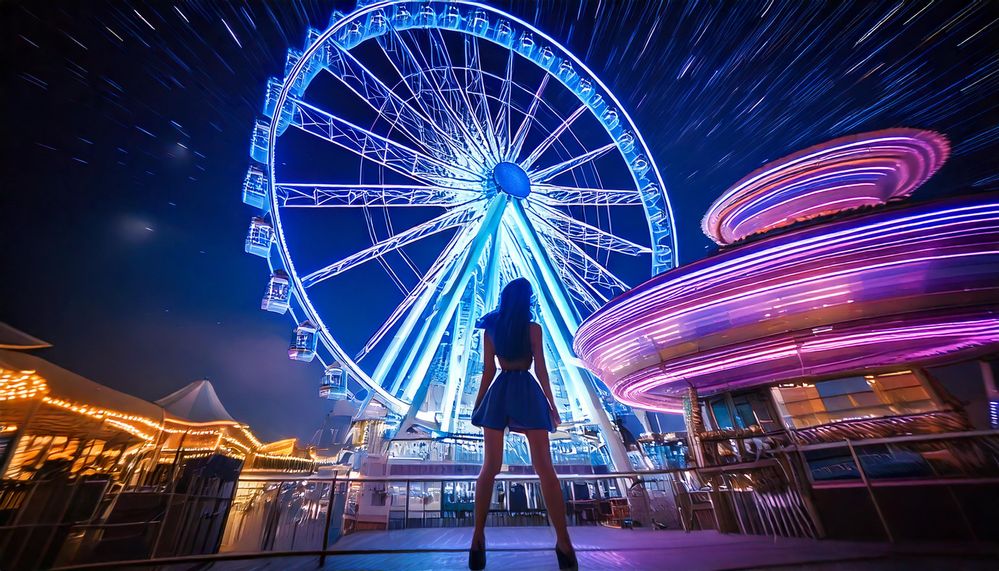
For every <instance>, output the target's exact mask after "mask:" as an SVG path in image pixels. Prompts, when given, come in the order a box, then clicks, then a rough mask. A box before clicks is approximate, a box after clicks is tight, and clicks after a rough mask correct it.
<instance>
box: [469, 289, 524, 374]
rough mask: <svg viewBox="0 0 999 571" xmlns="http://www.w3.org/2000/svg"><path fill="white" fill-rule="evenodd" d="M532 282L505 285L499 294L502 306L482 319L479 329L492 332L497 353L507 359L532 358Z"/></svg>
mask: <svg viewBox="0 0 999 571" xmlns="http://www.w3.org/2000/svg"><path fill="white" fill-rule="evenodd" d="M533 293H534V292H533V290H532V289H531V282H529V281H527V280H526V279H524V278H517V279H515V280H513V281H511V282H510V283H508V284H506V287H504V288H503V292H502V293H500V304H499V307H498V308H497V309H496V310H495V311H493V312H491V313H489V314H487V315H485V316H483V318H482V320H481V321H480V322H479V326H480V327H483V328H485V329H486V330H487V331H489V333H490V335H491V336H492V338H493V344H494V345H495V347H496V354H497V355H499V356H500V357H503V358H504V359H510V360H514V359H525V358H527V357H530V356H531V337H530V332H529V331H528V325H529V324H530V323H531V296H532V295H533Z"/></svg>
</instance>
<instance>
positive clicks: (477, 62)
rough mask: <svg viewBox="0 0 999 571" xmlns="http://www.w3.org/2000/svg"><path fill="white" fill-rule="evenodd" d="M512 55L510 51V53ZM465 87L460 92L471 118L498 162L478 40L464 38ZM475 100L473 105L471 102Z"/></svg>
mask: <svg viewBox="0 0 999 571" xmlns="http://www.w3.org/2000/svg"><path fill="white" fill-rule="evenodd" d="M511 53H512V51H511ZM465 85H466V86H467V88H468V89H467V90H462V94H463V95H464V97H465V99H466V101H468V109H469V111H470V113H471V115H472V118H473V119H474V120H475V121H476V122H477V123H478V124H479V125H480V126H481V128H482V129H483V130H484V131H485V133H484V134H485V137H486V140H487V141H488V143H489V148H490V150H491V151H492V154H493V157H494V158H495V159H496V162H499V160H500V159H499V157H500V150H499V149H500V143H499V140H498V139H497V133H496V129H495V127H494V126H493V122H492V115H491V114H490V113H489V99H488V98H487V97H486V85H485V82H484V81H483V78H482V59H481V57H480V55H479V38H477V37H476V36H465ZM473 99H475V100H476V101H475V103H474V104H473V102H472V100H473Z"/></svg>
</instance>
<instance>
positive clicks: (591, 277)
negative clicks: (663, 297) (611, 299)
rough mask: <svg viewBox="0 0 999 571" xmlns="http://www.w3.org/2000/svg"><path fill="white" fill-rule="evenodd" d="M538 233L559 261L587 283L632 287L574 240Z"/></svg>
mask: <svg viewBox="0 0 999 571" xmlns="http://www.w3.org/2000/svg"><path fill="white" fill-rule="evenodd" d="M538 235H539V237H540V238H541V240H543V241H544V242H545V243H546V244H547V245H548V246H549V251H550V252H551V253H552V254H553V255H554V256H555V257H556V258H558V260H559V261H561V262H562V263H564V264H566V265H567V266H569V267H570V268H572V269H573V271H574V272H575V273H576V274H577V275H578V276H579V277H580V278H582V280H583V281H584V282H585V283H587V284H591V285H598V286H600V287H603V288H605V289H607V290H609V291H613V290H615V289H616V290H620V291H627V290H628V289H630V287H629V286H628V284H626V283H624V281H622V280H621V279H620V278H618V277H617V276H615V275H614V274H613V273H611V271H610V270H608V269H607V268H605V267H603V266H602V265H601V264H600V262H598V261H596V260H594V259H593V258H592V257H591V256H590V255H589V254H587V253H586V252H585V251H584V250H583V249H582V248H581V247H579V245H577V244H576V243H575V242H573V241H572V240H569V239H568V238H566V237H565V236H563V235H561V234H559V233H553V232H538Z"/></svg>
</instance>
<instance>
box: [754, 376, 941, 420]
mask: <svg viewBox="0 0 999 571" xmlns="http://www.w3.org/2000/svg"><path fill="white" fill-rule="evenodd" d="M772 391H773V395H774V401H775V402H776V403H777V408H778V409H779V411H780V414H781V416H782V417H783V419H784V424H785V426H787V427H788V428H807V427H809V426H817V425H820V424H828V423H831V422H839V421H844V420H856V419H862V418H880V417H884V416H898V415H905V414H919V413H923V412H931V411H934V410H938V408H939V407H938V406H937V404H936V402H935V401H934V399H933V397H932V396H931V394H930V392H929V391H928V390H927V388H926V386H925V384H924V382H923V381H922V380H921V379H920V378H919V377H918V376H917V375H916V374H915V373H913V372H912V371H899V372H896V373H885V374H881V375H867V376H865V377H846V378H842V379H833V380H829V381H821V382H818V383H814V384H812V383H796V384H793V385H780V386H776V387H773V389H772Z"/></svg>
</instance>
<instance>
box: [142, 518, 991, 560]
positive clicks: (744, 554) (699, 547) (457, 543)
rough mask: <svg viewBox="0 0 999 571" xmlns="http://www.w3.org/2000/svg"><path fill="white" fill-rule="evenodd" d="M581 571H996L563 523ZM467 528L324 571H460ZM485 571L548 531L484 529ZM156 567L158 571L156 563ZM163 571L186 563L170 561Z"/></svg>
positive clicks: (411, 539) (398, 534)
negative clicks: (768, 570) (352, 570)
mask: <svg viewBox="0 0 999 571" xmlns="http://www.w3.org/2000/svg"><path fill="white" fill-rule="evenodd" d="M570 533H571V534H572V537H573V542H574V544H575V546H576V552H577V555H578V557H579V567H580V569H583V570H587V569H593V570H614V569H627V570H646V569H647V570H650V571H652V570H656V571H658V570H684V571H686V570H691V571H696V570H721V569H776V568H778V567H779V568H780V569H819V570H821V571H841V570H848V569H849V570H853V569H857V570H863V571H867V570H882V569H884V570H896V569H897V570H903V569H905V570H910V569H911V570H916V571H923V570H927V571H928V570H931V569H932V570H936V569H948V570H950V569H966V570H969V571H977V570H979V569H981V570H995V569H997V568H999V565H997V562H999V547H997V546H995V545H992V546H988V545H978V546H970V547H969V546H968V545H953V544H927V543H923V544H918V545H889V544H885V543H861V542H845V541H812V540H806V539H785V538H779V539H777V540H776V541H774V539H773V538H772V537H760V536H745V535H723V534H719V533H715V532H712V531H701V532H693V533H683V532H679V531H649V530H620V529H608V528H603V527H596V526H594V527H573V528H570ZM470 537H471V529H470V528H444V529H440V528H438V529H407V530H398V531H388V532H383V531H372V532H359V533H355V534H352V535H348V536H346V537H344V538H342V539H341V540H340V541H338V542H337V543H336V545H335V546H334V549H335V550H336V551H338V552H339V553H340V554H338V555H335V556H329V557H328V558H327V561H326V567H325V569H328V570H334V569H337V570H339V569H364V570H386V571H389V570H391V571H395V570H433V571H445V570H450V569H465V568H466V562H467V551H466V549H467V547H468V542H469V539H470ZM486 544H487V549H488V552H487V558H488V565H487V567H486V569H513V570H516V571H532V570H546V569H547V570H554V569H557V568H558V566H557V564H556V560H555V553H554V551H553V550H552V547H553V546H554V544H555V535H554V533H553V532H552V531H551V529H550V528H547V527H526V528H525V527H519V528H516V527H504V528H493V529H488V530H487V532H486ZM197 568H198V569H208V568H210V569H215V570H224V571H248V570H251V569H267V570H277V569H287V570H293V571H313V570H315V569H316V568H317V567H316V558H315V557H290V558H289V557H286V558H279V559H271V560H266V559H263V560H252V561H220V562H217V563H215V564H213V565H204V564H200V565H198V566H197ZM160 569H163V567H160ZM169 569H170V570H171V571H179V570H181V569H193V567H192V566H179V565H177V566H170V567H169Z"/></svg>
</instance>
